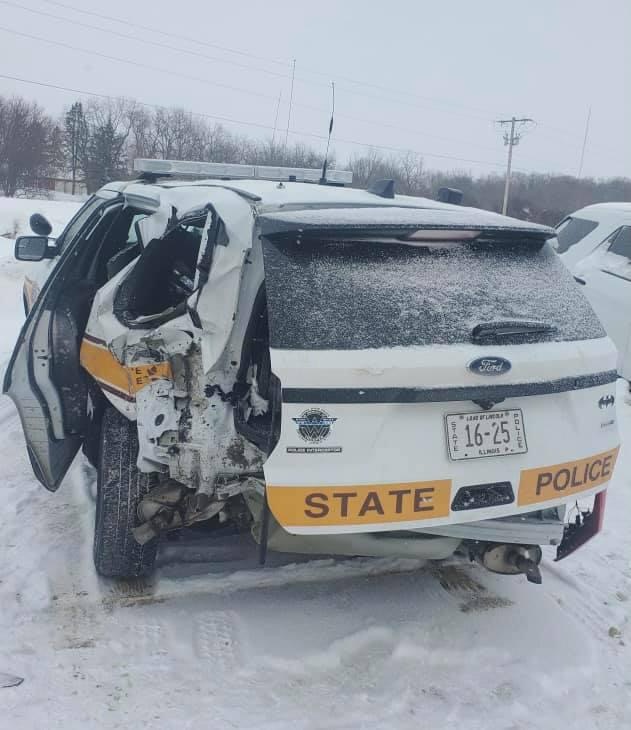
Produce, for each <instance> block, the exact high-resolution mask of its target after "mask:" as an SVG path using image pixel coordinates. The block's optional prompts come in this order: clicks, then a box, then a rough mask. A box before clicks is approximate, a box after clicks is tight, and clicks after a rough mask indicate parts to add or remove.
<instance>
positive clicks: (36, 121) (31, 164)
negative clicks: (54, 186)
mask: <svg viewBox="0 0 631 730" xmlns="http://www.w3.org/2000/svg"><path fill="white" fill-rule="evenodd" d="M54 130H55V125H54V123H53V121H52V119H51V118H50V117H49V116H48V115H46V114H45V113H44V111H43V109H42V108H41V107H40V106H38V105H37V104H35V103H34V102H29V101H26V100H25V99H22V98H20V97H13V98H11V99H4V98H2V97H0V186H1V187H2V190H3V192H4V194H5V195H6V196H9V197H12V196H14V195H15V194H16V193H17V192H18V190H19V189H21V188H26V187H33V186H36V185H37V184H38V181H39V179H40V178H41V177H43V176H45V175H46V174H47V173H48V172H49V171H50V169H51V167H52V165H53V164H54V158H55V156H56V155H55V150H54V149H53V148H51V144H50V143H51V139H52V135H53V132H54Z"/></svg>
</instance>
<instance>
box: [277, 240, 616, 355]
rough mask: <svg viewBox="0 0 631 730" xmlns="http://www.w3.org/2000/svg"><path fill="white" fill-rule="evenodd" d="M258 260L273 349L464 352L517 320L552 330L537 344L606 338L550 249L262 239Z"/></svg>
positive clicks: (537, 337) (571, 279)
mask: <svg viewBox="0 0 631 730" xmlns="http://www.w3.org/2000/svg"><path fill="white" fill-rule="evenodd" d="M264 257H265V277H266V291H267V300H268V310H269V317H270V343H271V345H272V347H277V348H281V349H282V348H285V349H305V350H319V349H341V350H348V349H351V350H354V349H363V348H377V347H396V346H410V345H435V344H441V345H445V344H456V343H465V342H471V331H472V329H473V327H475V326H476V325H477V324H480V323H484V322H491V321H497V320H515V319H529V320H538V321H543V322H545V323H547V324H550V325H553V326H554V327H555V328H556V330H555V331H554V332H552V333H549V334H538V335H536V337H535V338H534V339H536V341H559V340H581V339H591V338H595V337H602V336H604V332H603V329H602V327H601V325H600V323H599V322H598V320H597V318H596V316H595V315H594V313H593V311H592V309H591V307H590V305H589V304H588V303H587V301H586V299H585V298H584V297H583V296H582V294H581V292H580V291H579V289H578V287H577V285H576V283H575V282H574V280H573V278H572V276H571V275H570V274H569V272H568V271H567V270H566V268H565V267H564V265H563V263H562V262H561V260H560V259H559V258H558V257H557V256H556V255H555V254H554V253H553V252H552V250H551V249H550V247H549V246H548V245H545V246H544V247H543V248H542V249H540V250H538V251H536V250H534V249H533V248H526V247H523V246H522V247H519V246H509V245H507V244H489V245H487V246H480V245H479V244H454V245H453V246H445V247H440V248H428V247H413V246H405V245H399V244H384V243H374V242H366V241H336V242H315V243H312V242H301V243H297V242H296V241H291V242H287V243H286V242H283V243H278V242H275V243H271V242H270V241H269V240H265V239H264ZM530 338H531V339H530V340H529V341H533V336H532V335H531V336H530ZM503 342H506V340H503ZM519 342H524V340H523V339H521V340H519Z"/></svg>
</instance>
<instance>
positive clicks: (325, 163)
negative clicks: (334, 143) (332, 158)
mask: <svg viewBox="0 0 631 730" xmlns="http://www.w3.org/2000/svg"><path fill="white" fill-rule="evenodd" d="M331 93H332V96H333V104H332V106H331V121H330V122H329V136H328V137H327V140H326V152H325V153H324V163H323V164H322V177H321V178H320V185H326V168H327V165H328V164H329V145H330V144H331V133H332V132H333V118H334V117H335V81H331Z"/></svg>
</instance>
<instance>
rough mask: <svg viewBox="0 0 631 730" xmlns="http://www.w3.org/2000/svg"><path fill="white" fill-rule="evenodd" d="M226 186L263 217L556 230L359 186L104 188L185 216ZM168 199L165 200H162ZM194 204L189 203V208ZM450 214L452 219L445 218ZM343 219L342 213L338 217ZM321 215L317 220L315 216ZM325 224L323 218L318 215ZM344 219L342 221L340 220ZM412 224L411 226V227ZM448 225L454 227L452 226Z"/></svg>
mask: <svg viewBox="0 0 631 730" xmlns="http://www.w3.org/2000/svg"><path fill="white" fill-rule="evenodd" d="M216 187H219V188H224V189H229V190H232V191H234V192H235V193H237V194H239V195H242V196H244V197H246V198H247V199H248V200H249V201H250V202H251V203H252V204H253V205H255V206H256V209H257V211H258V212H259V213H260V214H263V215H267V214H270V213H274V212H281V211H308V210H311V211H312V213H313V214H314V215H315V214H317V211H318V210H321V209H327V210H328V212H327V216H326V217H327V218H330V216H331V215H332V212H331V209H346V211H347V212H349V211H348V209H361V208H370V209H372V212H370V213H369V212H368V211H367V210H366V211H365V212H360V211H359V210H355V211H351V212H352V215H353V216H354V219H355V222H356V223H357V222H364V223H366V224H367V225H368V224H370V221H371V220H374V219H375V218H376V216H375V212H376V210H377V209H379V210H381V211H382V213H383V215H382V213H379V215H378V216H377V218H379V219H381V220H380V221H375V222H383V223H392V222H394V217H397V216H398V217H399V218H400V216H401V215H402V213H403V210H402V209H422V210H427V211H429V210H432V211H442V212H443V215H442V216H440V217H438V218H434V219H433V222H434V223H436V224H439V223H440V226H439V227H445V225H446V219H450V220H451V218H452V216H455V218H454V221H458V223H457V226H458V227H461V228H462V227H485V228H496V229H497V228H498V227H499V228H506V229H508V228H510V229H512V230H524V231H526V230H528V231H531V232H535V233H540V234H545V235H546V237H548V236H550V235H553V231H552V229H550V228H547V227H545V226H540V225H538V224H536V223H529V222H526V221H521V220H518V219H515V218H509V217H507V216H502V215H499V214H498V213H493V212H490V211H483V210H480V209H479V208H471V207H467V206H461V205H453V204H450V203H442V202H440V201H438V200H432V199H431V198H422V197H414V196H411V195H395V196H394V197H393V198H383V197H381V196H379V195H376V194H375V193H370V192H368V191H367V190H360V189H358V188H348V187H339V186H334V185H317V184H314V183H300V182H282V183H279V182H275V181H272V180H243V179H236V180H233V179H231V180H217V179H208V180H193V181H191V180H175V179H170V178H169V179H160V180H158V181H156V182H155V183H154V182H151V183H150V182H144V181H141V180H132V181H129V182H126V183H125V182H117V183H110V184H108V185H106V186H105V187H104V189H106V190H111V191H116V192H123V193H124V194H126V195H135V196H138V197H149V196H151V197H156V198H159V199H162V200H163V201H164V202H167V201H168V202H173V204H174V205H176V207H177V209H178V211H179V212H180V213H184V212H185V211H184V206H187V205H188V208H189V209H191V208H193V207H195V206H200V205H202V204H203V201H204V190H207V189H208V188H216ZM165 198H166V199H167V200H166V201H165V200H164V199H165ZM189 202H190V205H189ZM388 208H396V209H398V212H397V213H396V214H395V213H390V214H388V213H386V209H388ZM448 213H450V214H451V215H447V214H448ZM340 216H342V214H341V213H340ZM316 217H317V216H316ZM320 219H321V220H322V214H320ZM339 220H340V221H341V220H342V218H341V217H340V218H339ZM423 221H425V224H427V225H431V224H432V221H431V220H430V217H427V216H425V218H422V217H420V218H419V217H418V216H415V217H414V223H413V224H414V225H416V224H422V223H423ZM410 225H412V223H410ZM450 227H454V225H453V222H452V223H451V224H450Z"/></svg>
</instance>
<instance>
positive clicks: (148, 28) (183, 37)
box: [3, 0, 490, 121]
mask: <svg viewBox="0 0 631 730" xmlns="http://www.w3.org/2000/svg"><path fill="white" fill-rule="evenodd" d="M43 2H46V3H48V4H49V5H55V6H57V7H62V8H64V9H66V10H71V11H72V12H75V13H83V14H84V15H90V16H93V17H96V18H99V19H101V20H109V21H111V22H114V23H121V24H123V25H125V26H128V27H136V28H139V29H141V30H145V31H149V32H151V33H158V34H160V35H163V36H165V37H171V38H177V39H178V40H183V41H186V42H187V43H190V42H193V43H197V44H198V45H201V46H207V47H209V48H216V49H218V50H222V51H224V52H227V53H235V54H239V55H243V56H248V57H251V58H254V59H257V60H262V61H266V62H268V63H275V64H279V65H281V66H285V67H286V68H288V70H289V68H291V62H289V61H287V62H284V61H278V60H276V59H272V58H269V57H264V56H258V55H256V54H252V53H248V52H246V51H241V50H237V49H234V48H228V47H227V46H220V45H218V44H216V43H209V42H207V41H201V40H199V39H198V38H194V37H192V36H186V35H182V34H179V33H172V32H168V31H164V30H161V29H160V28H156V27H155V26H147V25H143V24H140V23H133V22H131V21H128V20H121V19H120V18H116V17H114V16H111V15H105V14H103V13H97V12H95V11H91V10H84V9H82V8H79V7H76V6H74V5H69V4H67V3H61V2H57V1H56V0H43ZM3 4H6V5H12V6H13V7H16V8H19V9H21V10H28V11H30V12H33V13H37V12H42V13H43V11H38V10H35V9H32V8H25V7H24V6H22V5H18V4H16V3H10V2H6V0H3ZM46 15H48V16H49V17H53V18H55V19H57V20H63V21H65V22H68V23H72V24H75V25H84V26H85V24H81V23H80V22H79V21H76V20H74V19H71V18H59V17H58V16H56V15H51V14H50V13H47V14H46ZM85 27H90V28H93V29H94V30H98V31H101V32H104V33H113V34H115V35H122V36H123V37H128V38H131V39H132V40H134V41H138V42H141V43H151V41H149V40H148V39H144V38H137V37H135V36H125V34H120V33H118V32H117V31H112V30H110V29H106V28H100V27H97V26H85ZM153 44H154V45H155V42H153ZM164 47H169V46H164ZM170 48H172V49H173V50H180V51H181V52H183V53H191V54H193V55H200V54H198V53H196V52H194V51H190V50H185V49H174V48H173V47H170ZM202 55H203V54H202ZM213 60H217V61H220V62H222V63H229V64H232V65H237V66H241V67H243V68H247V69H254V70H256V71H260V72H263V73H268V74H272V75H274V76H284V77H285V78H289V74H288V73H287V74H280V73H278V72H274V71H270V70H268V69H263V68H261V67H260V66H259V65H257V66H251V65H250V66H247V65H245V64H238V63H236V62H234V61H230V60H227V59H217V58H215V59H213ZM304 70H305V71H308V72H309V73H312V74H317V75H328V76H329V78H330V77H331V76H335V75H337V76H338V78H341V79H342V80H343V81H345V82H346V83H350V84H355V85H359V86H366V87H370V88H375V89H381V90H384V91H387V92H389V93H390V94H391V93H392V92H394V93H397V94H401V95H404V96H408V97H410V98H415V99H420V100H423V101H425V102H429V103H433V104H434V105H436V104H440V105H445V104H447V105H451V106H458V107H460V108H462V109H472V110H474V111H477V112H482V113H484V114H487V113H488V114H490V112H486V111H484V110H481V109H478V108H477V107H468V106H465V105H464V104H458V102H453V101H449V100H445V99H437V98H436V97H429V96H422V95H420V94H413V93H410V92H409V91H402V90H399V89H392V88H390V87H385V86H380V85H378V84H374V83H371V82H366V81H360V80H357V79H351V78H349V77H340V76H339V75H338V74H324V72H322V71H319V70H314V69H311V70H309V69H304ZM295 80H296V81H298V82H300V83H305V84H312V85H313V84H315V85H317V86H328V83H325V82H321V81H313V80H310V79H304V78H302V77H300V76H296V78H295ZM346 91H347V92H348V93H350V94H356V95H358V96H364V97H367V98H369V99H379V100H385V101H389V102H390V103H395V104H404V105H405V104H407V105H408V106H410V105H411V106H418V107H420V108H425V107H426V106H427V104H425V106H423V105H421V104H418V103H416V104H414V103H410V102H405V101H403V100H401V99H396V98H393V97H392V96H390V97H383V96H378V95H375V94H367V93H365V92H361V91H356V90H354V89H348V88H347V89H346ZM440 111H441V112H442V113H446V114H456V115H459V116H468V117H470V118H474V119H480V120H483V121H487V119H488V117H486V116H485V117H481V116H479V115H472V114H467V113H465V112H457V111H454V110H449V109H442V110H440Z"/></svg>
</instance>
